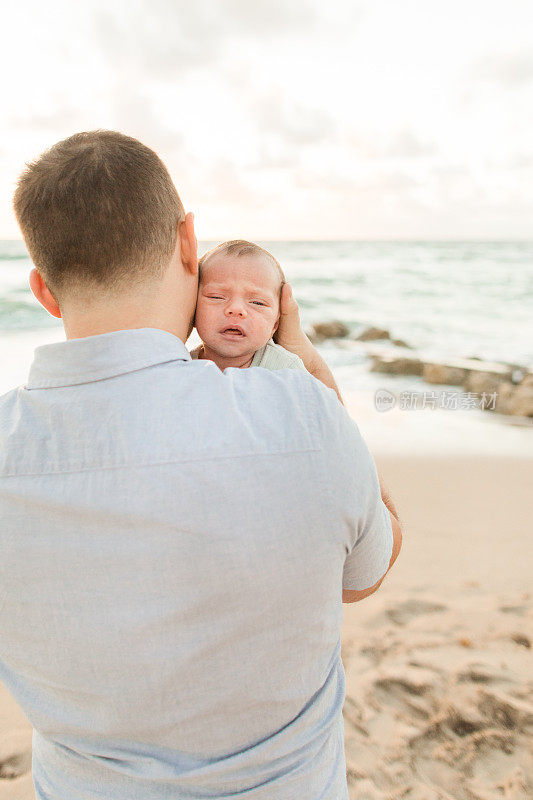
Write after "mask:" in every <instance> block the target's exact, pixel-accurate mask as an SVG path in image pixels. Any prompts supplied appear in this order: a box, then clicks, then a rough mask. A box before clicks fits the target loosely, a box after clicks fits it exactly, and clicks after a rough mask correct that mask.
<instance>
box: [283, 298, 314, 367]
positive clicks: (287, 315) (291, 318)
mask: <svg viewBox="0 0 533 800" xmlns="http://www.w3.org/2000/svg"><path fill="white" fill-rule="evenodd" d="M274 341H275V342H276V343H277V344H279V345H281V346H282V347H284V348H285V350H290V351H291V353H296V355H298V356H300V358H301V359H302V361H303V362H304V363H305V361H306V358H307V359H309V356H310V355H311V354H312V352H313V351H314V352H315V353H316V350H315V348H314V347H313V344H312V342H311V341H310V340H309V338H308V337H307V336H306V335H305V333H304V331H303V328H302V325H301V322H300V309H299V308H298V303H297V302H296V300H295V299H294V297H293V296H292V288H291V285H290V283H285V284H284V285H283V286H282V288H281V300H280V317H279V325H278V328H277V330H276V332H275V333H274Z"/></svg>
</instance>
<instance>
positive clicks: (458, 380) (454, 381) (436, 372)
mask: <svg viewBox="0 0 533 800" xmlns="http://www.w3.org/2000/svg"><path fill="white" fill-rule="evenodd" d="M467 375H468V371H467V370H466V369H462V368H461V367H452V366H448V365H447V364H425V365H424V370H423V372H422V377H423V379H424V380H425V381H426V382H427V383H438V384H449V385H450V386H462V384H463V383H464V382H465V380H466V377H467Z"/></svg>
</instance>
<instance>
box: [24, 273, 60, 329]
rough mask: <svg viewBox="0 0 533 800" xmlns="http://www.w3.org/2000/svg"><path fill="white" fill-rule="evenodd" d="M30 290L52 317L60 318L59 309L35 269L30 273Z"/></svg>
mask: <svg viewBox="0 0 533 800" xmlns="http://www.w3.org/2000/svg"><path fill="white" fill-rule="evenodd" d="M30 289H31V290H32V292H33V294H34V295H35V297H36V298H37V300H38V301H39V303H40V304H41V305H42V306H44V308H46V310H47V311H48V313H49V314H51V315H52V316H53V317H61V309H60V308H59V305H58V303H57V300H56V299H55V297H54V295H53V294H52V292H51V291H50V289H49V288H48V286H47V285H46V283H45V282H44V281H43V279H42V276H41V273H40V272H39V271H38V270H36V269H35V268H33V269H32V271H31V272H30Z"/></svg>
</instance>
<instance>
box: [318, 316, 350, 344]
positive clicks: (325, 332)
mask: <svg viewBox="0 0 533 800" xmlns="http://www.w3.org/2000/svg"><path fill="white" fill-rule="evenodd" d="M349 333H350V329H349V327H348V326H347V325H345V324H344V322H340V321H339V320H331V321H330V322H315V324H314V325H313V327H312V329H311V335H310V336H309V338H310V339H311V341H312V342H313V341H314V342H322V341H324V339H340V338H343V337H344V336H348V334H349Z"/></svg>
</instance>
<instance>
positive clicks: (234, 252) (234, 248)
mask: <svg viewBox="0 0 533 800" xmlns="http://www.w3.org/2000/svg"><path fill="white" fill-rule="evenodd" d="M250 255H254V256H266V257H267V259H268V260H269V261H270V262H271V263H272V264H273V265H274V267H275V268H276V270H277V272H278V275H279V277H280V287H279V289H280V293H281V289H282V287H283V284H284V283H286V282H287V281H286V280H285V275H284V273H283V270H282V269H281V266H280V264H279V262H278V260H277V259H276V258H274V256H273V255H272V253H269V252H268V250H265V248H264V247H260V246H259V245H258V244H254V242H247V241H246V240H245V239H232V241H231V242H222V244H219V245H217V246H216V247H213V249H212V250H209V251H208V252H207V253H204V254H203V256H202V257H201V258H200V259H199V261H198V273H199V278H201V277H202V267H204V266H205V264H206V263H207V261H209V259H211V258H212V257H213V256H236V257H237V258H239V256H250Z"/></svg>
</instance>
